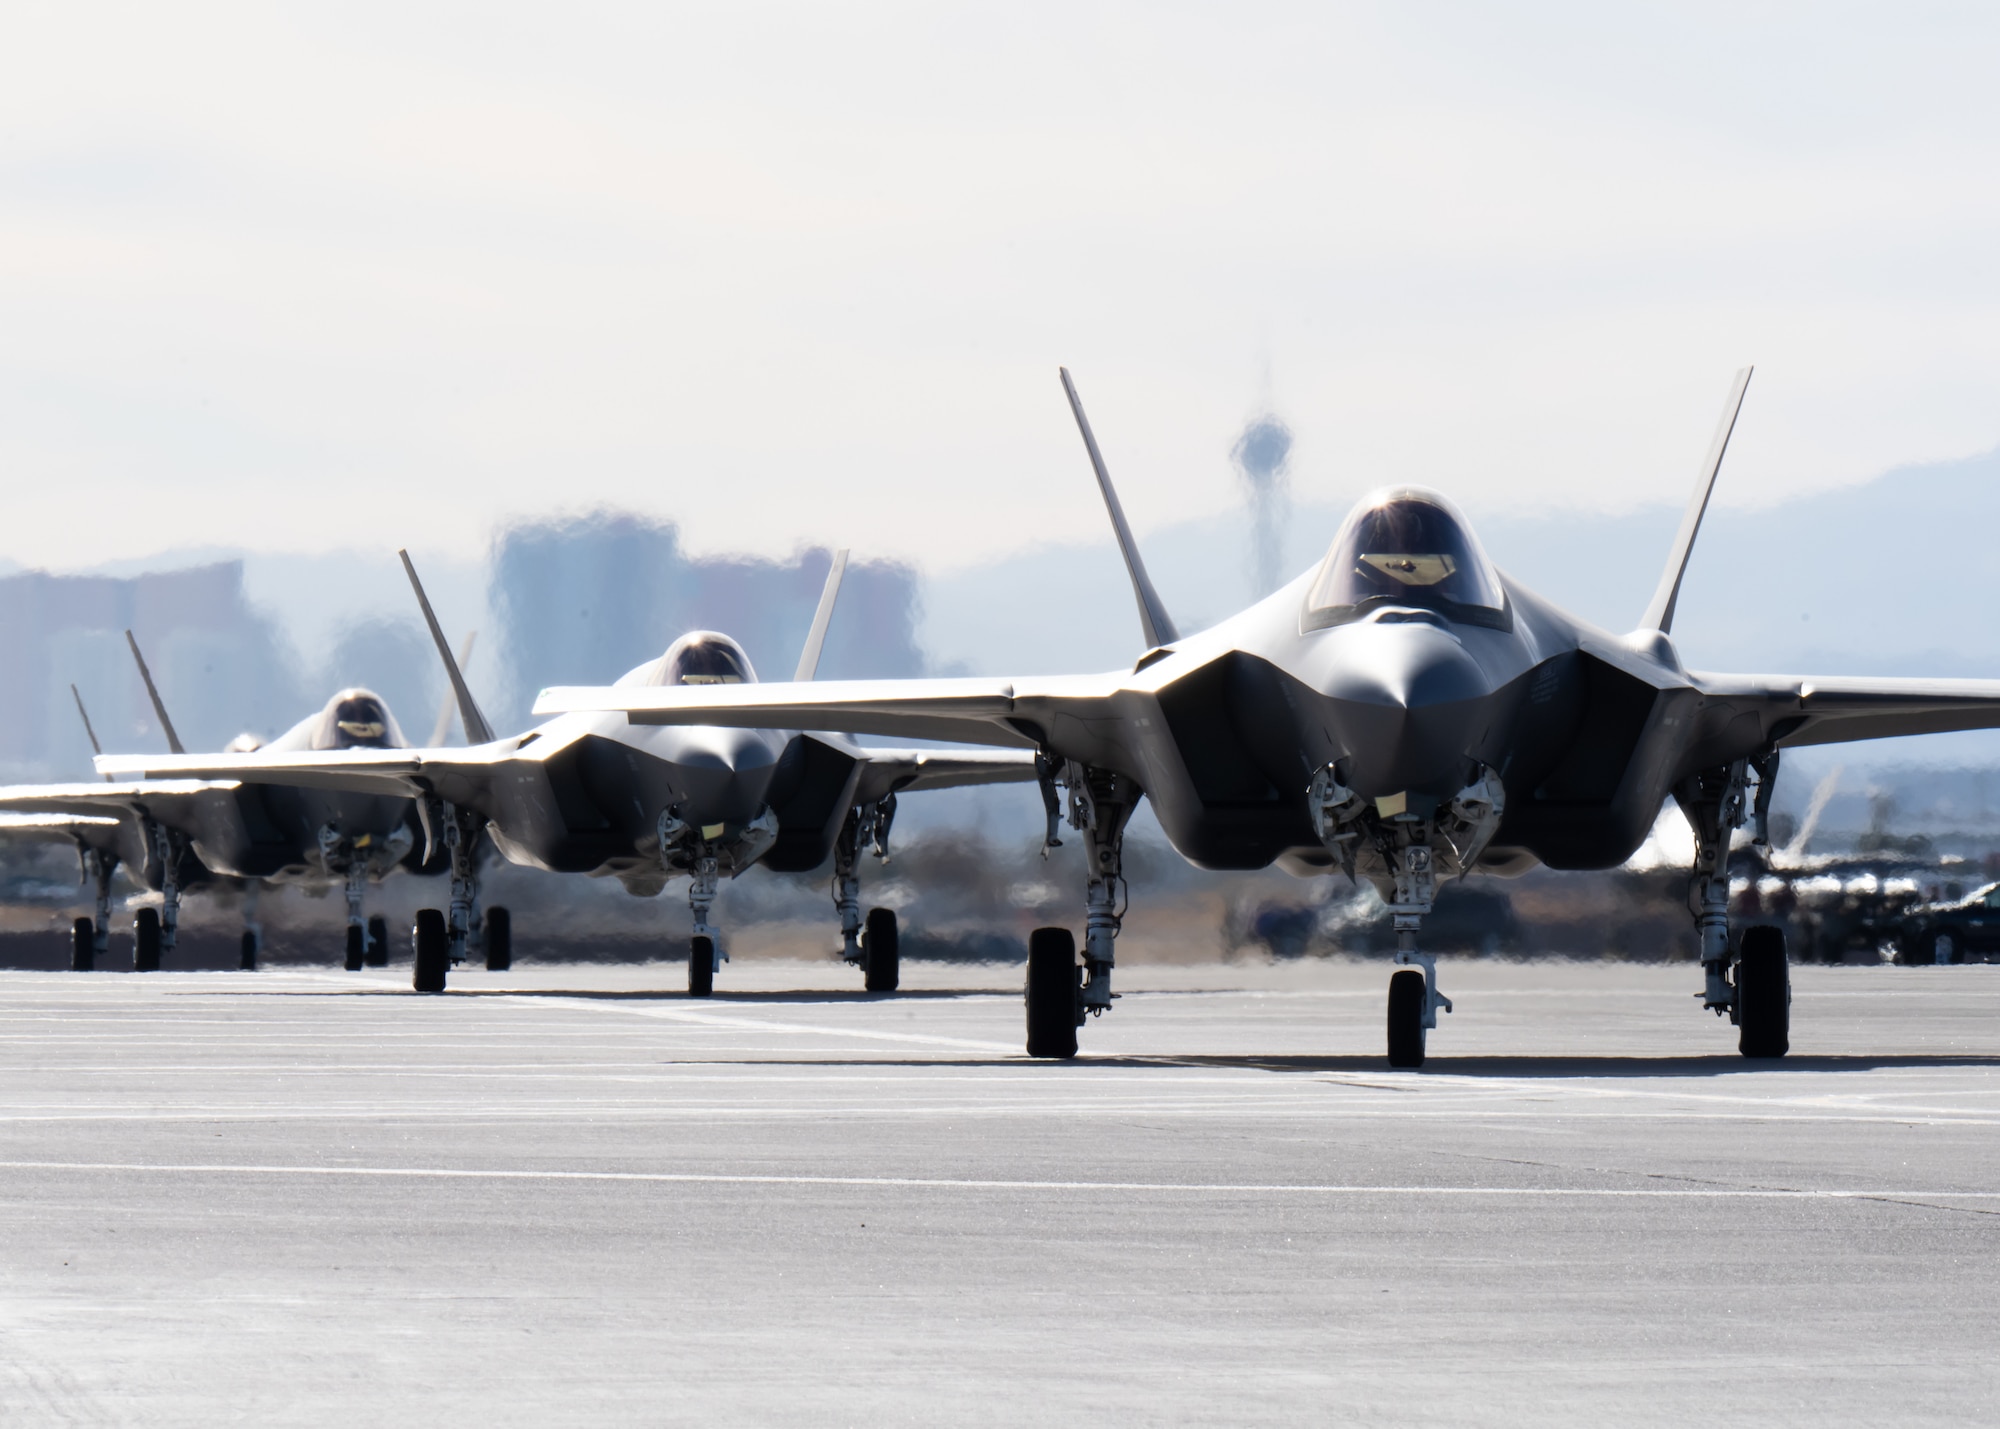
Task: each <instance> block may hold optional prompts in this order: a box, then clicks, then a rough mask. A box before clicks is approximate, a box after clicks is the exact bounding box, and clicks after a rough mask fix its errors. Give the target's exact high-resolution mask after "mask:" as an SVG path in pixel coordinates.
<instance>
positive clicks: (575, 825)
mask: <svg viewBox="0 0 2000 1429" xmlns="http://www.w3.org/2000/svg"><path fill="white" fill-rule="evenodd" d="M401 554H402V557H403V564H404V568H405V569H406V570H407V571H408V573H409V577H410V584H411V586H412V587H413V588H414V589H415V591H416V595H417V600H418V603H419V605H420V606H421V607H422V609H423V613H424V619H425V621H426V622H427V623H428V624H429V626H430V630H431V636H432V638H433V640H434V641H435V642H436V644H437V648H438V655H439V658H440V659H442V660H443V661H444V665H445V670H446V673H447V675H448V676H449V678H450V681H451V687H452V690H453V692H454V694H455V695H456V697H457V700H458V706H459V714H460V718H461V719H462V720H463V722H464V725H465V729H466V737H467V739H468V740H469V741H470V742H471V747H470V748H466V749H412V750H405V749H346V750H342V751H339V752H338V753H320V752H305V751H302V750H295V749H285V750H280V749H277V748H276V747H271V748H267V749H265V750H259V751H257V752H255V753H252V754H242V755H235V756H221V757H217V756H213V755H210V756H201V757H192V758H172V757H169V758H165V759H160V758H127V757H123V756H120V757H116V758H104V759H99V760H98V761H97V767H98V769H99V770H100V771H101V772H103V773H106V774H111V775H114V776H117V775H126V776H129V775H134V774H137V775H142V776H145V777H149V778H198V779H226V780H240V781H242V782H244V783H278V784H285V785H317V786H320V787H324V788H330V789H340V790H347V791H353V792H366V791H370V790H373V791H376V792H379V793H381V794H383V795H385V796H391V795H392V796H395V797H397V798H408V799H414V800H415V801H416V807H417V810H418V814H419V818H420V819H421V821H422V825H423V828H424V833H425V844H426V850H427V856H428V850H431V849H436V848H442V849H444V850H445V851H447V852H448V853H449V856H450V859H451V868H452V897H451V906H450V909H449V910H448V912H447V911H440V910H437V909H425V910H423V911H422V912H420V913H419V914H418V915H417V921H416V927H415V930H414V937H415V944H416V966H415V972H414V978H413V982H414V985H415V987H416V990H417V991H418V992H442V991H443V990H444V986H445V979H446V975H447V970H448V969H449V967H450V966H451V965H452V964H453V963H455V962H457V961H460V960H461V959H462V958H463V957H464V954H465V947H466V942H467V936H468V932H469V918H468V913H469V910H470V908H471V905H472V901H473V900H474V898H476V896H477V891H478V879H477V868H476V866H475V864H474V861H473V857H472V850H473V846H474V843H475V841H476V840H477V839H478V838H479V836H480V835H481V834H482V833H484V834H485V835H486V836H487V837H489V838H490V839H491V840H492V842H493V845H494V846H495V847H496V848H497V849H498V850H499V851H500V852H501V854H503V855H504V856H505V857H506V858H508V859H509V860H511V861H512V862H514V863H518V864H524V865H527V866H529V867H532V868H541V869H547V870H550V871H552V872H558V873H584V874H590V875H592V876H598V877H603V876H610V877H615V878H617V879H618V880H619V881H620V882H621V883H623V884H624V886H625V888H626V889H627V890H628V891H629V892H631V893H634V894H636V895H638V896H640V897H643V898H650V897H654V896H656V895H657V894H658V893H659V892H660V891H661V890H662V889H663V888H664V887H665V886H666V884H667V882H668V881H669V880H670V879H673V878H676V877H686V878H687V879H688V880H689V890H688V903H689V906H690V908H691V910H692V912H693V915H694V928H693V934H692V937H691V940H690V944H689V959H688V991H689V993H690V994H691V995H693V996H697V997H705V996H707V995H708V994H709V993H710V992H711V991H712V990H713V987H714V980H715V974H716V971H717V967H718V964H719V962H720V961H721V960H722V957H723V952H722V945H721V938H720V935H719V933H718V931H717V929H716V928H715V927H714V925H713V924H712V923H711V922H710V909H711V907H712V905H713V904H714V901H715V898H716V895H717V892H718V891H719V886H720V880H721V878H722V876H723V875H725V874H726V875H729V876H731V877H734V876H736V875H739V874H741V873H742V872H744V870H746V869H748V868H750V867H752V866H754V865H756V864H760V863H761V864H763V865H764V866H765V867H767V868H772V869H776V870H778V871H780V872H803V871H805V870H808V869H813V868H817V867H819V866H820V865H821V864H822V863H824V862H825V861H826V860H827V857H828V855H829V854H831V855H832V857H833V861H834V904H835V908H836V909H837V911H838V912H839V915H840V923H841V936H842V941H843V956H844V957H845V958H846V959H847V960H848V961H849V962H852V963H856V964H858V965H860V966H861V967H862V969H863V971H864V975H865V982H866V986H867V987H868V989H869V990H870V991H875V992H891V991H894V990H895V988H896V986H897V983H898V981H899V978H900V947H899V941H898V929H897V926H896V915H895V912H894V910H892V909H888V908H875V909H870V910H869V912H868V915H867V917H866V919H865V921H864V919H863V918H862V915H861V905H860V880H859V877H858V875H857V871H856V864H857V863H858V861H859V856H860V851H861V849H862V848H863V847H864V846H865V845H867V844H870V843H872V844H873V845H874V847H875V851H876V853H877V855H878V856H879V857H887V854H888V837H889V828H890V824H891V822H892V821H893V819H894V817H895V812H896V800H897V797H898V795H900V794H905V793H911V792H915V791H918V790H924V789H944V788H953V787H958V786H963V785H971V784H993V783H1012V782H1023V783H1025V782H1029V781H1032V780H1034V779H1035V778H1036V777H1037V776H1036V766H1035V762H1034V757H1033V756H1032V755H1030V754H1021V753H1014V752H1011V751H996V750H973V751H969V752H959V751H935V752H932V751H925V750H895V749H875V748H864V747H863V746H861V745H859V744H856V743H855V742H854V741H852V740H850V739H847V738H844V737H842V736H840V735H826V734H811V733H801V732H799V731H797V730H793V729H766V728H742V727H732V728H715V729H703V728H682V729H654V728H644V727H635V726H633V725H632V724H630V723H628V722H627V721H626V719H625V718H624V716H623V715H603V714H597V715H589V714H577V715H563V716H561V717H559V718H557V719H555V720H552V721H550V722H548V723H546V724H542V725H539V726H537V727H536V728H534V729H531V730H529V731H528V732H527V733H525V734H521V735H516V736H513V737H511V738H507V739H498V738H495V737H494V733H493V729H492V726H491V725H490V724H488V722H487V720H486V716H485V715H484V714H483V713H481V711H480V709H479V706H478V704H477V702H476V701H475V700H474V699H473V697H472V692H471V690H470V689H468V688H467V686H466V683H465V679H464V676H463V674H462V673H461V672H460V670H459V668H458V665H457V662H456V661H455V660H453V658H452V655H451V649H450V647H449V646H448V645H447V644H446V643H445V639H444V633H443V630H442V629H441V628H440V627H439V625H438V621H437V616H436V615H435V614H434V613H433V612H432V610H431V606H430V601H429V599H428V598H427V597H426V596H425V595H424V592H423V586H422V583H421V582H419V581H418V579H417V573H416V568H415V566H414V565H412V564H411V562H410V558H409V555H408V553H407V552H404V553H401ZM846 555H847V553H846V552H845V551H842V552H840V553H838V555H837V556H836V558H835V561H834V565H833V568H832V570H831V571H830V572H829V573H828V576H827V583H826V588H825V590H824V591H823V592H822V594H821V596H820V602H819V607H818V610H817V611H816V612H815V614H814V617H813V623H812V627H811V631H810V633H809V634H808V636H807V638H806V645H805V649H804V652H803V653H802V654H801V656H800V658H799V664H798V669H797V671H796V673H795V675H794V677H793V678H794V682H795V683H796V682H804V681H810V680H811V679H812V677H813V675H814V673H815V671H816V669H817V668H818V664H819V657H820V650H821V647H822V645H823V644H824V642H825V639H826V632H827V627H828V624H829V622H830V621H831V620H832V617H833V608H834V601H835V598H836V596H837V594H838V591H839V586H840V579H841V574H842V572H843V570H844V569H845V565H846ZM756 681H757V673H756V671H755V670H754V669H752V668H751V664H750V658H749V656H748V655H746V654H745V653H744V651H743V647H742V646H740V645H738V644H737V643H736V642H735V641H734V640H732V639H730V638H729V637H728V636H727V635H723V634H719V633H717V632H716V631H712V630H697V631H693V632H691V633H689V634H686V635H683V636H681V637H680V639H678V640H676V641H674V643H673V644H672V645H670V646H669V647H668V648H667V650H666V652H665V653H664V654H663V655H661V656H660V657H659V658H658V659H657V660H651V661H648V662H647V663H646V664H644V665H641V666H639V667H638V668H637V669H635V670H632V671H630V672H628V673H627V674H626V675H625V676H624V677H623V678H622V679H621V680H620V681H619V682H618V686H617V688H619V689H621V690H639V689H731V688H748V687H752V686H754V685H755V684H756Z"/></svg>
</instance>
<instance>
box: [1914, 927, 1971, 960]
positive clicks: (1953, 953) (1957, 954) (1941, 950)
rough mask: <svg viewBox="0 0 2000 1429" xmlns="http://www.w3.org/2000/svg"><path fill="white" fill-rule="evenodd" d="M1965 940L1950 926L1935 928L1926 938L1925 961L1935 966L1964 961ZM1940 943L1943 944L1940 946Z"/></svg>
mask: <svg viewBox="0 0 2000 1429" xmlns="http://www.w3.org/2000/svg"><path fill="white" fill-rule="evenodd" d="M1964 942H1965V940H1964V939H1963V938H1961V937H1959V936H1958V934H1956V933H1954V932H1952V931H1951V929H1949V928H1937V929H1933V930H1932V932H1931V934H1930V936H1928V937H1927V938H1925V939H1924V956H1923V961H1924V962H1926V963H1928V964H1930V965H1931V966H1932V967H1934V968H1935V967H1948V966H1950V965H1951V964H1952V963H1961V962H1964V961H1965V951H1964ZM1940 944H1942V945H1943V946H1942V947H1940V946H1939V945H1940ZM1940 954H1942V956H1940Z"/></svg>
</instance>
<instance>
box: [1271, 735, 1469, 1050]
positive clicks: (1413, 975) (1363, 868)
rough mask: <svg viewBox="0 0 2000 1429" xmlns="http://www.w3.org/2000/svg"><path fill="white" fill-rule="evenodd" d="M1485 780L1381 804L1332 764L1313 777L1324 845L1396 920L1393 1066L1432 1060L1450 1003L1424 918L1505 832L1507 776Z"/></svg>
mask: <svg viewBox="0 0 2000 1429" xmlns="http://www.w3.org/2000/svg"><path fill="white" fill-rule="evenodd" d="M1474 773H1475V775H1476V777H1475V778H1474V779H1473V780H1472V781H1471V782H1470V783H1468V784H1467V785H1466V786H1465V787H1464V788H1463V789H1461V790H1459V792H1458V793H1457V794H1456V795H1454V796H1453V797H1452V798H1451V799H1449V800H1445V799H1441V798H1439V797H1438V796H1436V795H1419V794H1411V793H1403V794H1394V795H1390V796H1388V797H1386V798H1379V799H1375V800H1373V801H1370V800H1366V799H1363V798H1361V797H1360V796H1359V795H1357V794H1356V793H1355V792H1354V791H1353V790H1352V789H1349V788H1348V787H1347V785H1346V783H1345V782H1344V781H1343V780H1342V779H1341V777H1340V771H1339V769H1338V768H1337V767H1336V766H1334V765H1328V766H1326V767H1325V768H1323V769H1321V770H1320V771H1319V772H1318V773H1317V774H1315V775H1314V776H1313V780H1312V784H1311V786H1310V787H1309V788H1308V790H1307V792H1306V804H1307V808H1308V810H1309V811H1310V813H1311V814H1312V820H1313V829H1314V831H1315V832H1316V833H1318V834H1319V837H1320V842H1321V843H1323V844H1324V845H1325V846H1326V848H1327V850H1328V851H1329V852H1330V853H1332V854H1333V856H1334V857H1335V858H1336V859H1338V860H1339V861H1340V867H1341V869H1342V871H1344V872H1345V873H1346V874H1347V876H1348V877H1349V878H1357V877H1360V878H1366V879H1368V880H1369V881H1370V882H1371V883H1373V884H1374V885H1375V889H1376V892H1378V893H1380V894H1381V895H1382V900H1383V902H1385V903H1387V904H1388V905H1389V913H1390V916H1391V917H1392V918H1393V919H1394V920H1395V928H1396V963H1397V965H1398V966H1399V967H1401V968H1403V969H1404V971H1402V972H1399V973H1396V974H1395V975H1394V976H1392V977H1391V978H1390V979H1389V1026H1388V1033H1389V1038H1388V1040H1389V1065H1390V1066H1392V1067H1401V1068H1410V1069H1414V1068H1417V1067H1421V1066H1423V1064H1424V1045H1425V1042H1426V1040H1427V1039H1426V1034H1427V1033H1429V1032H1431V1031H1432V1030H1434V1029H1435V1028H1436V1027H1437V1015H1438V1013H1439V1012H1440V1011H1443V1012H1449V1011H1451V999H1450V998H1448V997H1446V996H1445V995H1444V994H1443V993H1442V992H1440V991H1439V990H1438V979H1437V958H1436V957H1435V955H1433V954H1431V953H1426V952H1421V951H1419V950H1418V948H1417V934H1418V932H1419V931H1420V930H1421V929H1422V927H1423V920H1424V915H1425V914H1426V913H1429V912H1430V911H1431V905H1432V904H1433V903H1434V902H1435V901H1436V900H1437V887H1438V883H1439V882H1440V881H1441V880H1443V879H1446V878H1455V877H1463V876H1464V875H1465V873H1466V871H1467V870H1469V869H1470V868H1471V867H1472V865H1473V863H1474V862H1475V861H1476V860H1477V859H1478V857H1479V855H1480V854H1481V853H1482V852H1484V851H1485V849H1486V845H1487V844H1488V843H1490V842H1492V839H1493V835H1494V833H1495V832H1496V831H1497V830H1498V829H1499V827H1500V816H1501V814H1502V812H1503V811H1504V809H1505V807H1506V801H1507V791H1506V789H1505V787H1504V786H1503V785H1502V784H1501V782H1500V776H1499V775H1498V774H1496V773H1494V772H1493V771H1492V770H1490V769H1485V768H1476V769H1475V770H1474Z"/></svg>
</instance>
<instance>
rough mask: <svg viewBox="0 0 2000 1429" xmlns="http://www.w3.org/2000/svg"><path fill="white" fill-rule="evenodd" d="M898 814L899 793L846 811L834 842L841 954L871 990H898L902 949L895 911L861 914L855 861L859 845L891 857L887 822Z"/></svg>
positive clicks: (879, 856) (881, 856)
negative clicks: (869, 844)
mask: <svg viewBox="0 0 2000 1429" xmlns="http://www.w3.org/2000/svg"><path fill="white" fill-rule="evenodd" d="M895 818H896V796H895V795H894V794H889V795H886V796H885V797H883V798H882V799H881V800H880V801H879V802H877V803H873V804H863V805H860V806H858V807H856V808H852V809H849V810H848V811H847V821H846V822H845V823H843V824H842V825H841V827H840V836H839V837H838V838H836V839H835V840H834V843H833V907H834V911H835V912H837V913H838V914H839V915H840V939H841V945H842V946H841V953H840V956H841V958H842V959H843V960H844V961H846V962H848V963H850V964H852V965H854V966H856V967H859V968H860V969H861V972H862V985H863V986H864V987H866V988H867V989H868V991H870V992H894V991H895V990H896V988H897V985H898V984H899V983H900V982H901V981H902V947H901V940H900V934H899V931H898V929H897V927H896V910H895V909H893V908H870V909H869V910H868V917H867V919H866V920H865V921H864V920H863V919H862V916H861V879H860V877H859V876H858V875H857V874H856V871H855V865H856V864H857V863H859V862H860V855H861V845H862V843H863V841H864V840H865V841H867V842H869V843H872V844H873V845H874V852H875V857H876V858H877V859H878V860H881V861H885V862H886V861H887V859H888V857H889V825H890V824H891V823H893V822H894V821H895Z"/></svg>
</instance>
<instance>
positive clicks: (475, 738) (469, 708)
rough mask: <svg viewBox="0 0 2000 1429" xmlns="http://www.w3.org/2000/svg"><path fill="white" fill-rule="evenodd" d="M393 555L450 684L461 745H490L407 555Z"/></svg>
mask: <svg viewBox="0 0 2000 1429" xmlns="http://www.w3.org/2000/svg"><path fill="white" fill-rule="evenodd" d="M396 554H397V555H399V556H401V557H402V558H403V571H404V573H405V574H407V575H408V576H409V578H410V589H411V590H413V591H415V592H416V593H417V604H418V605H420V606H422V607H423V611H424V624H426V625H428V626H429V627H430V628H431V643H432V644H434V645H436V646H437V652H438V658H439V659H440V660H442V661H444V673H445V678H447V679H449V680H450V681H451V692H452V694H453V695H455V696H456V697H457V699H458V718H459V721H460V723H462V724H463V725H464V726H465V742H466V743H467V744H491V743H492V742H493V726H492V725H490V724H488V723H487V722H486V716H485V715H483V714H481V713H480V712H479V705H478V702H477V701H475V700H474V699H473V698H472V691H471V690H470V689H469V688H467V687H466V683H465V675H464V672H462V671H461V670H460V669H459V668H458V661H456V660H454V659H453V658H452V654H451V646H450V645H448V644H447V643H446V642H445V638H444V630H443V628H442V627H440V626H439V625H438V618H437V616H436V614H435V613H433V612H432V610H431V598H430V597H429V596H427V595H425V594H424V583H423V582H422V581H420V580H418V579H417V568H416V567H415V566H414V565H412V564H411V563H410V553H409V552H408V551H403V550H399V551H397V552H396ZM468 648H469V642H468Z"/></svg>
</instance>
